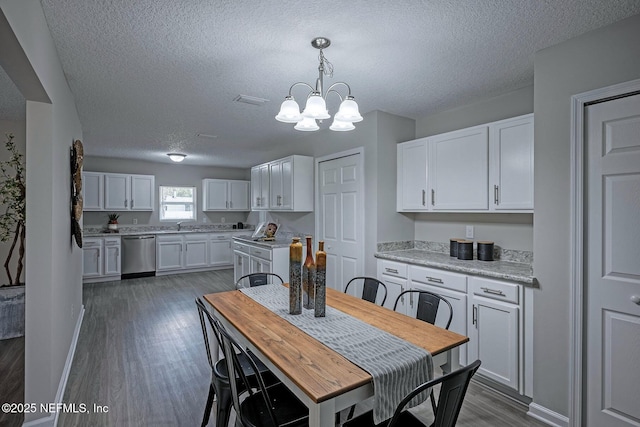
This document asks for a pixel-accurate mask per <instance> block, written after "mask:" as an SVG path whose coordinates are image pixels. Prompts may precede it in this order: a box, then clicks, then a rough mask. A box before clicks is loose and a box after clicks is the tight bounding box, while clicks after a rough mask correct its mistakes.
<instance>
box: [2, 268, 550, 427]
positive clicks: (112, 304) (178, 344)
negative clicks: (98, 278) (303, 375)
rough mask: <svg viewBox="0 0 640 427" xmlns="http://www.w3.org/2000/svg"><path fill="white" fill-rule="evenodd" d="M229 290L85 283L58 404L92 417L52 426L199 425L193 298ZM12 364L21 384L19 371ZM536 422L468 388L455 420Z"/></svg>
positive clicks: (204, 380) (202, 277)
mask: <svg viewBox="0 0 640 427" xmlns="http://www.w3.org/2000/svg"><path fill="white" fill-rule="evenodd" d="M232 288H233V271H232V270H220V271H214V272H206V273H190V274H183V275H175V276H162V277H154V278H144V279H132V280H126V281H115V282H106V283H99V284H87V285H84V296H83V299H84V305H85V310H86V311H85V316H84V321H83V324H82V329H81V331H80V336H79V338H78V345H77V348H76V354H75V357H74V360H73V365H72V367H71V373H70V376H69V380H68V383H67V388H66V391H65V394H64V402H65V403H76V404H85V405H86V406H87V410H88V411H89V412H91V413H83V414H78V413H61V414H60V417H59V421H58V425H59V426H63V427H66V426H89V425H91V426H197V425H200V422H201V419H202V412H203V410H204V405H205V401H206V397H207V392H208V387H209V381H210V372H209V368H208V365H207V362H206V356H205V351H204V346H203V342H202V335H201V334H202V333H201V330H200V322H199V320H198V315H197V311H196V308H195V304H194V299H195V298H196V297H197V296H200V295H203V294H206V293H211V292H218V291H224V290H229V289H232ZM18 344H20V345H19V346H16V345H14V349H15V347H21V350H16V351H17V352H18V353H20V351H22V355H21V359H20V358H18V359H15V358H14V359H12V360H16V361H17V360H24V340H23V339H22V343H18ZM0 345H1V347H0V349H1V350H2V357H4V356H5V354H8V353H7V352H6V351H5V350H6V346H5V345H4V344H0ZM15 363H16V365H15V371H16V372H18V371H19V376H18V377H17V378H20V379H21V378H23V376H24V372H23V370H24V368H23V367H22V368H20V366H17V365H19V362H15ZM2 365H3V366H5V363H3V364H2ZM13 371H14V370H12V373H14V374H15V372H13ZM3 374H4V372H3ZM4 380H5V377H4V375H3V377H2V383H3V388H2V390H3V393H4V391H5V390H8V389H9V388H11V389H12V390H13V389H14V386H13V385H14V383H15V384H17V380H16V379H15V377H14V379H13V380H10V382H9V383H10V384H11V386H7V385H5V384H7V382H5V381H4ZM20 383H22V381H20ZM23 393H24V392H23V391H20V392H19V396H20V399H19V400H18V401H21V400H22V396H23ZM94 405H99V406H101V407H104V408H108V412H104V411H103V412H102V413H99V411H98V412H96V411H94V409H95V408H94ZM416 412H417V413H418V414H419V415H420V416H421V417H424V418H425V419H428V418H429V417H430V412H431V410H430V407H429V406H428V405H422V406H421V407H419V408H417V411H416ZM1 416H2V414H0V417H1ZM233 419H234V417H233V415H232V420H233ZM21 423H22V417H20V418H19V419H18V418H14V419H8V418H6V417H5V418H0V425H2V426H5V425H7V426H14V425H15V426H19V425H21ZM213 425H215V420H214V416H212V417H211V420H210V422H209V426H213ZM543 425H544V424H542V423H539V422H538V421H536V420H534V419H532V418H530V417H528V416H527V415H526V406H524V405H521V404H519V403H516V402H514V401H512V400H511V399H508V398H505V397H503V396H502V395H499V394H497V393H495V392H493V391H492V390H490V389H487V388H485V387H484V386H481V385H479V384H474V383H472V384H471V386H470V388H469V392H468V393H467V398H466V400H465V403H464V405H463V408H462V412H461V414H460V418H459V420H458V426H473V427H482V426H486V427H489V426H491V427H501V426H504V427H507V426H543Z"/></svg>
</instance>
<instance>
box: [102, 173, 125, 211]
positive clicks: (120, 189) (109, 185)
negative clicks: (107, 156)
mask: <svg viewBox="0 0 640 427" xmlns="http://www.w3.org/2000/svg"><path fill="white" fill-rule="evenodd" d="M129 189H130V185H129V175H125V174H120V173H118V174H115V173H108V174H105V175H104V208H105V209H106V210H120V211H121V210H128V209H129V199H130V198H131V197H130V194H129Z"/></svg>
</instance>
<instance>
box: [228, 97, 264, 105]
mask: <svg viewBox="0 0 640 427" xmlns="http://www.w3.org/2000/svg"><path fill="white" fill-rule="evenodd" d="M233 100H234V101H236V102H244V103H245V104H251V105H258V106H261V105H264V104H266V103H267V102H269V100H268V99H264V98H258V97H257V96H249V95H238V96H236V97H235V98H233Z"/></svg>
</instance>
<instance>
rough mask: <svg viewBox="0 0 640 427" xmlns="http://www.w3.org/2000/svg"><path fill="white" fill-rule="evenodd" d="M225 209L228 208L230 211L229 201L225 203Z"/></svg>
mask: <svg viewBox="0 0 640 427" xmlns="http://www.w3.org/2000/svg"><path fill="white" fill-rule="evenodd" d="M224 207H225V208H227V209H229V202H228V201H227V202H224Z"/></svg>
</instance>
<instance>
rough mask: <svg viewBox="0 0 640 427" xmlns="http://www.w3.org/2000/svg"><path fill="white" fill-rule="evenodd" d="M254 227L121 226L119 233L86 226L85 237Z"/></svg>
mask: <svg viewBox="0 0 640 427" xmlns="http://www.w3.org/2000/svg"><path fill="white" fill-rule="evenodd" d="M252 229H253V228H244V229H233V228H229V227H227V226H224V227H220V226H216V225H208V226H201V227H194V226H185V227H183V228H181V229H180V230H178V229H177V228H173V227H166V226H158V227H153V226H143V227H135V226H132V227H129V226H123V227H121V228H120V229H119V230H118V232H117V233H111V232H107V231H105V230H104V228H100V227H85V230H84V237H118V236H140V235H143V234H192V233H231V232H233V233H237V232H241V233H242V232H246V231H247V230H252Z"/></svg>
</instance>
